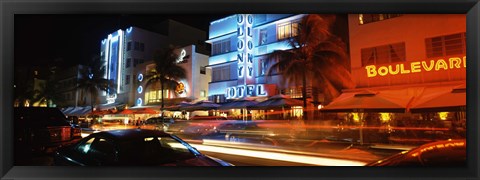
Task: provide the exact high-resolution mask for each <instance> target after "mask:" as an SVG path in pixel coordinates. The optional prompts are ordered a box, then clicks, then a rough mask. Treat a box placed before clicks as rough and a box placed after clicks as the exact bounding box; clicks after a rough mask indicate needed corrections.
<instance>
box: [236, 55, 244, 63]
mask: <svg viewBox="0 0 480 180" xmlns="http://www.w3.org/2000/svg"><path fill="white" fill-rule="evenodd" d="M237 60H238V63H243V54H241V53H238V54H237Z"/></svg>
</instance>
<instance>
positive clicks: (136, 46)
mask: <svg viewBox="0 0 480 180" xmlns="http://www.w3.org/2000/svg"><path fill="white" fill-rule="evenodd" d="M133 49H134V50H135V51H138V50H140V43H139V42H136V41H135V46H134V47H133Z"/></svg>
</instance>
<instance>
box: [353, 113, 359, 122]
mask: <svg viewBox="0 0 480 180" xmlns="http://www.w3.org/2000/svg"><path fill="white" fill-rule="evenodd" d="M352 116H353V121H354V122H360V115H359V114H358V113H352Z"/></svg>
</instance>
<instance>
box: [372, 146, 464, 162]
mask: <svg viewBox="0 0 480 180" xmlns="http://www.w3.org/2000/svg"><path fill="white" fill-rule="evenodd" d="M466 145H467V143H466V141H465V139H463V140H446V141H437V142H433V143H428V144H424V145H422V146H420V147H417V148H414V149H412V150H409V151H403V152H401V153H398V154H396V155H393V156H390V157H388V158H386V159H383V160H379V161H376V162H373V163H370V164H367V165H366V166H456V167H460V166H466V161H467V155H466V153H467V150H466Z"/></svg>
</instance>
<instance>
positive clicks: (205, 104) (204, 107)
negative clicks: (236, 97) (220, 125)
mask: <svg viewBox="0 0 480 180" xmlns="http://www.w3.org/2000/svg"><path fill="white" fill-rule="evenodd" d="M218 107H220V105H219V104H216V103H214V102H212V101H199V102H197V103H195V104H192V105H190V106H187V107H183V108H180V110H185V111H208V110H213V109H217V108H218Z"/></svg>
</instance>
